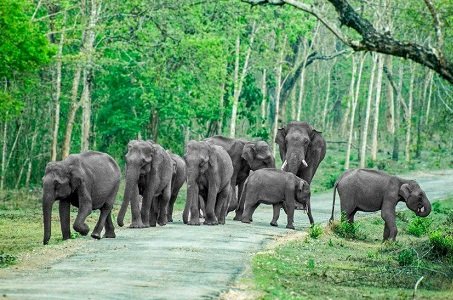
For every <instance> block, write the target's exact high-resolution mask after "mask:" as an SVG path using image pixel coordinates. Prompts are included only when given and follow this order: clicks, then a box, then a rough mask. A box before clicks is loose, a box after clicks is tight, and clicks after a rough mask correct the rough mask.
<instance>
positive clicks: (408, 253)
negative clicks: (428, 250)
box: [396, 248, 417, 267]
mask: <svg viewBox="0 0 453 300" xmlns="http://www.w3.org/2000/svg"><path fill="white" fill-rule="evenodd" d="M416 259H417V252H416V251H415V250H414V249H412V248H409V249H403V250H401V251H400V252H399V253H398V256H397V257H396V261H398V264H399V265H400V266H402V267H404V266H410V265H412V264H413V263H414V261H415V260H416Z"/></svg>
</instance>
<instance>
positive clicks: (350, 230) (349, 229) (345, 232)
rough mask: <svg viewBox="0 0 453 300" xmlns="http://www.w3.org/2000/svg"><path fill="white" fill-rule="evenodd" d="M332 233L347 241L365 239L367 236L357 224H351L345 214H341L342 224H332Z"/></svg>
mask: <svg viewBox="0 0 453 300" xmlns="http://www.w3.org/2000/svg"><path fill="white" fill-rule="evenodd" d="M330 228H331V229H332V231H333V232H334V233H335V234H336V235H337V236H339V237H342V238H346V239H362V240H363V239H365V238H366V235H365V233H364V232H362V231H361V230H360V225H359V224H358V223H357V222H352V223H351V222H349V221H348V220H347V218H346V215H345V214H344V213H342V214H341V220H340V222H333V223H332V224H330Z"/></svg>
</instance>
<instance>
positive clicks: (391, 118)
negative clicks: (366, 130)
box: [385, 56, 395, 136]
mask: <svg viewBox="0 0 453 300" xmlns="http://www.w3.org/2000/svg"><path fill="white" fill-rule="evenodd" d="M385 65H386V66H385V67H386V68H387V70H389V71H390V72H391V71H392V69H393V65H392V57H391V56H386V62H385ZM387 101H388V109H387V115H386V120H387V131H388V132H389V133H390V134H391V135H392V136H393V135H394V134H395V95H394V91H393V87H392V85H391V84H390V83H387Z"/></svg>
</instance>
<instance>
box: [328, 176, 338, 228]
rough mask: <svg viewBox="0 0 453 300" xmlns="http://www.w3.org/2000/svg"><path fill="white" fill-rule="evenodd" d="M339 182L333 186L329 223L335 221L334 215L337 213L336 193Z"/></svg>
mask: <svg viewBox="0 0 453 300" xmlns="http://www.w3.org/2000/svg"><path fill="white" fill-rule="evenodd" d="M338 183H339V181H337V182H335V185H334V186H333V201H332V215H331V216H330V219H329V223H332V222H333V215H334V213H335V194H336V191H337V186H338Z"/></svg>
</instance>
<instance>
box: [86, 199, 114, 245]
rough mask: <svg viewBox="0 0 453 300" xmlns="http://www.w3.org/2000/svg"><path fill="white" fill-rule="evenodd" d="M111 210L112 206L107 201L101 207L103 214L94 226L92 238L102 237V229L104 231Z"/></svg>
mask: <svg viewBox="0 0 453 300" xmlns="http://www.w3.org/2000/svg"><path fill="white" fill-rule="evenodd" d="M111 211H112V206H111V205H110V204H107V203H105V204H104V205H103V206H102V207H101V215H100V216H99V220H98V222H97V223H96V226H95V227H94V229H93V232H92V233H91V237H92V238H94V239H97V240H99V239H101V231H102V229H104V226H105V221H106V219H107V216H108V215H109V213H110V212H111Z"/></svg>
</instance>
